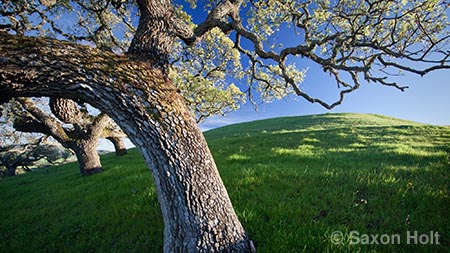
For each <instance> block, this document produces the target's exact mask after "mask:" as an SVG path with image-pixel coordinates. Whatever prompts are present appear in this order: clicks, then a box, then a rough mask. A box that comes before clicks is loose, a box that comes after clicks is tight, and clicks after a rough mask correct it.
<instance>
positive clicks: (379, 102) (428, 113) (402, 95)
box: [201, 69, 450, 130]
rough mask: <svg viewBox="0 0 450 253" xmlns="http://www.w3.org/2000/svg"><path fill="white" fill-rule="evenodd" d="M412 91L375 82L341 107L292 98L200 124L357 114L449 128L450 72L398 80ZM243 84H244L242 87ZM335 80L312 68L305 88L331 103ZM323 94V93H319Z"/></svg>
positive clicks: (210, 125) (365, 85)
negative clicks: (331, 108) (326, 98)
mask: <svg viewBox="0 0 450 253" xmlns="http://www.w3.org/2000/svg"><path fill="white" fill-rule="evenodd" d="M399 82H400V83H401V84H403V85H407V86H409V87H410V88H409V89H406V90H405V91H404V92H401V91H400V90H397V89H395V88H391V87H385V86H380V85H377V84H373V83H369V84H368V83H362V87H361V88H360V89H359V90H357V91H355V92H354V93H352V94H349V95H348V96H347V97H346V99H345V100H344V103H343V104H342V105H339V106H337V107H336V108H334V109H333V110H327V109H325V108H323V107H322V106H320V105H318V104H311V103H309V102H307V101H306V100H304V99H302V98H299V97H295V96H292V97H289V98H286V99H283V100H280V101H276V102H273V103H269V104H262V105H260V106H259V108H258V111H257V112H256V111H255V110H254V109H253V106H251V105H250V104H246V105H243V106H242V107H241V109H239V110H238V111H236V112H233V113H230V114H229V115H227V116H225V117H222V116H217V117H213V118H211V119H208V120H207V121H206V122H204V123H203V124H201V127H202V129H204V130H207V129H211V128H216V127H219V126H223V125H228V124H233V123H237V122H244V121H252V120H257V119H264V118H273V117H280V116H298V115H309V114H321V113H329V112H331V113H337V112H356V113H374V114H383V115H387V116H392V117H396V118H400V119H406V120H412V121H417V122H421V123H427V124H433V125H450V70H440V71H437V72H434V73H430V74H428V75H426V76H424V77H420V76H418V75H413V74H406V75H405V76H403V77H401V78H400V79H399ZM241 85H243V84H241ZM333 85H334V86H336V84H335V83H334V81H333V80H330V79H329V78H327V74H326V73H324V72H323V71H321V70H314V69H310V70H309V71H308V72H307V74H306V79H305V81H304V83H303V84H302V86H303V87H304V88H305V89H311V92H312V93H315V94H317V95H318V96H321V95H322V96H323V97H329V98H330V99H329V100H328V101H327V102H332V101H333V100H332V97H333V95H334V96H336V95H337V92H336V91H335V90H334V87H332V86H333ZM320 93H322V94H320Z"/></svg>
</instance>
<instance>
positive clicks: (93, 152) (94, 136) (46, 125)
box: [14, 98, 109, 175]
mask: <svg viewBox="0 0 450 253" xmlns="http://www.w3.org/2000/svg"><path fill="white" fill-rule="evenodd" d="M18 100H19V102H20V103H21V104H22V106H23V107H24V109H25V110H26V111H27V112H29V113H30V114H31V115H32V116H33V117H34V118H31V117H30V118H23V119H18V120H16V121H15V122H14V128H15V129H16V130H18V131H21V132H28V133H36V132H38V133H43V134H47V135H51V136H52V137H53V138H55V139H56V140H57V141H58V142H59V143H61V145H63V146H64V147H65V148H69V149H71V150H73V151H74V152H75V154H76V157H77V161H78V167H79V169H80V174H81V175H93V174H96V173H98V172H101V171H103V169H102V165H101V163H100V157H99V155H98V153H97V146H98V140H99V138H100V136H101V135H102V134H103V129H104V128H105V125H106V124H107V123H109V118H108V117H107V116H106V115H104V114H102V115H99V116H97V117H96V118H95V120H94V121H93V122H92V123H91V124H90V125H89V126H88V127H87V128H86V129H81V128H80V127H79V126H78V125H76V126H77V127H76V128H75V129H72V130H69V129H65V128H64V127H63V126H62V125H61V124H60V123H59V122H58V121H57V120H56V119H55V118H53V117H52V116H50V115H49V114H47V113H45V112H44V111H42V110H41V109H39V108H37V107H36V106H35V105H34V103H32V102H31V101H30V100H28V99H24V98H19V99H18ZM56 101H58V102H59V103H52V107H53V109H52V110H53V111H55V113H56V114H57V117H58V118H60V119H63V118H68V120H70V119H71V118H76V115H77V114H78V113H77V112H78V109H74V107H73V106H74V104H73V101H72V100H69V99H57V100H56ZM71 101H72V102H71ZM53 102H55V100H53ZM65 106H68V108H67V110H66V109H65ZM75 108H76V106H75ZM74 112H75V113H74ZM71 116H73V117H71Z"/></svg>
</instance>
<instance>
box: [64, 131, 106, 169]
mask: <svg viewBox="0 0 450 253" xmlns="http://www.w3.org/2000/svg"><path fill="white" fill-rule="evenodd" d="M69 145H70V147H71V149H72V150H73V151H74V152H75V155H76V157H77V160H78V165H79V168H80V173H81V175H83V176H89V175H93V174H96V173H99V172H102V171H103V168H102V164H101V163H100V156H99V155H98V153H97V146H98V138H89V139H82V140H77V141H76V142H73V143H70V144H69Z"/></svg>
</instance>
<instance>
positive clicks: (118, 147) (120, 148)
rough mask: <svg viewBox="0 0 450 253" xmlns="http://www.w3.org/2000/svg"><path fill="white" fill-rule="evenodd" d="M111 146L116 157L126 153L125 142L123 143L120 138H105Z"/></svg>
mask: <svg viewBox="0 0 450 253" xmlns="http://www.w3.org/2000/svg"><path fill="white" fill-rule="evenodd" d="M106 139H108V140H109V141H110V142H111V143H112V144H113V145H114V150H115V151H116V156H123V155H126V154H127V153H128V151H127V148H126V146H125V142H123V140H122V138H119V137H107V138H106Z"/></svg>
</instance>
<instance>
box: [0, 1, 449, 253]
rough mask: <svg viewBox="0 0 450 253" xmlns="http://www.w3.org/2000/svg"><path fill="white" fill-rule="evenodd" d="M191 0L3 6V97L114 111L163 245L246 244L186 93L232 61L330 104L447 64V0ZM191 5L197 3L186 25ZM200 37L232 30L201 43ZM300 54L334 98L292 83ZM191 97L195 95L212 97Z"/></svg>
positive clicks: (242, 247)
mask: <svg viewBox="0 0 450 253" xmlns="http://www.w3.org/2000/svg"><path fill="white" fill-rule="evenodd" d="M187 2H188V3H189V4H190V5H189V6H187V5H181V4H180V3H181V2H173V1H169V0H136V1H127V0H124V1H118V0H110V1H90V0H84V1H83V0H77V1H75V0H74V1H57V0H53V1H51V0H47V1H31V0H28V1H3V3H4V4H3V5H2V6H3V7H2V9H1V10H0V14H1V15H2V16H3V19H2V20H3V21H2V25H1V28H3V29H4V30H5V32H4V33H3V34H2V36H0V50H1V51H0V52H1V55H0V66H1V68H0V84H1V85H0V91H1V93H0V94H1V97H0V98H1V102H6V101H9V100H10V98H11V97H20V96H51V97H63V98H69V99H74V100H81V101H84V102H88V103H90V104H92V105H93V106H94V107H96V108H98V109H100V110H101V111H102V112H104V113H106V114H108V115H109V116H110V117H111V118H113V119H114V120H115V121H116V122H117V123H118V124H119V125H120V126H121V128H122V130H123V131H124V132H125V133H126V134H127V135H128V137H129V138H130V139H131V140H132V141H133V143H134V144H135V145H136V146H137V147H138V148H139V149H140V151H141V152H142V154H143V156H144V158H145V160H146V162H147V164H148V166H149V168H150V169H151V171H152V174H153V177H154V179H155V185H156V189H157V192H158V197H159V201H160V204H161V209H162V213H163V218H164V222H165V231H164V238H165V240H164V250H165V252H181V251H183V252H219V251H220V252H251V251H254V245H253V243H252V241H251V240H250V239H249V237H248V235H247V233H246V232H245V230H244V228H243V227H242V225H241V224H240V222H239V220H238V219H237V217H236V214H235V213H234V211H233V208H232V205H231V202H230V200H229V198H228V195H227V192H226V190H225V188H224V186H223V184H222V181H221V179H220V177H219V174H218V172H217V169H216V167H215V163H214V160H213V158H212V156H211V154H210V152H209V150H208V147H207V145H206V142H205V140H204V138H203V136H202V134H201V132H200V130H199V129H198V126H197V124H196V122H195V120H194V119H193V117H192V114H191V113H190V111H189V108H188V106H187V105H186V100H188V101H189V100H192V101H197V100H198V99H199V98H198V97H197V96H195V95H196V94H201V91H202V90H208V89H205V87H214V88H213V89H211V90H219V91H224V90H225V91H226V90H228V88H227V87H230V86H224V82H225V81H226V78H225V77H228V73H229V74H230V76H231V75H233V74H234V72H233V70H236V69H239V68H241V67H242V72H241V71H238V73H237V75H236V77H235V78H240V77H242V78H247V83H248V88H247V89H245V90H243V91H242V92H247V94H248V97H249V98H252V96H253V94H255V91H256V93H257V94H259V95H261V96H262V97H263V99H264V100H271V99H275V98H281V97H284V96H287V95H289V94H295V95H297V96H300V97H302V98H304V99H306V100H308V101H310V102H312V103H319V104H320V105H322V106H324V107H326V108H333V107H335V106H337V105H339V104H340V103H342V102H343V100H344V97H345V95H347V94H349V93H351V92H353V91H355V90H357V89H358V88H360V86H361V84H362V83H363V82H373V83H377V84H380V85H385V86H391V87H395V88H397V89H400V90H405V89H406V86H402V85H400V84H398V82H397V81H398V79H397V78H396V77H397V76H398V75H399V74H403V73H413V74H418V75H425V74H427V73H429V72H431V71H435V70H439V69H448V68H450V66H449V49H448V44H449V29H448V28H449V26H448V20H447V16H446V11H447V8H448V2H447V1H444V0H431V1H430V0H428V1H420V0H416V1H378V0H365V1H357V0H341V1H332V0H315V1H283V0H266V1H256V0H255V1H244V0H224V1H215V0H212V1H204V2H201V3H204V4H203V6H198V7H197V4H198V3H199V2H197V1H193V0H188V1H187ZM196 8H203V9H204V13H206V14H205V15H204V16H205V19H204V21H203V22H200V23H197V24H194V22H192V19H191V15H189V12H191V11H192V10H193V9H196ZM191 13H195V14H198V13H200V10H198V9H197V10H194V12H191ZM66 15H69V16H70V15H71V16H72V17H73V16H76V17H77V18H76V19H74V20H73V21H74V22H73V23H71V24H70V25H61V23H62V24H65V23H66V22H68V23H70V20H65V22H59V21H60V20H58V17H64V16H66ZM137 19H138V20H137ZM24 35H27V36H24ZM287 35H288V36H289V41H286V38H287V37H286V36H287ZM30 36H32V37H30ZM49 36H50V37H51V36H53V37H54V38H53V39H48V38H43V37H49ZM38 37H40V38H38ZM208 38H209V40H210V41H215V39H216V38H220V39H222V38H223V39H224V40H225V41H228V42H227V43H221V44H219V43H215V44H213V46H210V47H208ZM62 39H66V40H69V41H70V42H67V41H61V40H62ZM82 44H84V45H82ZM86 44H87V46H86ZM224 46H225V47H228V48H229V49H227V50H224V51H221V50H220V49H221V48H222V47H224ZM203 49H205V51H202V50H203ZM196 50H199V51H196ZM208 50H210V51H208ZM208 52H210V54H209V53H208ZM225 52H226V53H225ZM228 52H231V56H232V59H229V58H226V56H228V55H229V54H228ZM236 58H237V61H235V59H236ZM209 59H211V60H209ZM302 59H308V62H309V63H311V64H317V65H319V66H320V67H322V69H323V70H324V72H326V73H327V74H329V75H331V76H332V77H333V78H334V79H335V81H336V84H337V89H338V90H339V91H338V100H337V101H334V102H331V103H329V102H326V101H323V100H321V99H320V98H316V97H312V96H310V95H309V94H307V93H306V92H305V91H303V90H302V89H301V86H300V83H301V82H302V81H303V79H304V78H305V73H306V72H305V71H306V70H305V69H300V68H297V65H299V63H301V62H302ZM242 62H246V63H247V62H248V64H241V63H242ZM234 63H237V65H233V64H234ZM237 66H239V68H238V67H237ZM185 77H186V79H184V78H185ZM177 78H178V79H180V80H194V82H193V83H192V85H186V87H185V88H186V89H189V88H193V89H192V93H188V91H187V90H184V89H179V88H177V87H176V86H175V85H174V84H173V81H172V80H177ZM221 83H222V86H221ZM208 85H209V86H208ZM211 85H213V86H211ZM232 91H237V89H235V88H232ZM189 94H193V95H189ZM200 99H204V101H202V103H197V104H198V106H202V105H203V104H206V103H207V101H212V102H213V103H214V102H215V100H216V99H218V98H216V97H214V96H212V97H211V99H210V100H208V97H207V96H206V97H200ZM200 101H201V100H200ZM194 104H195V103H194Z"/></svg>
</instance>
